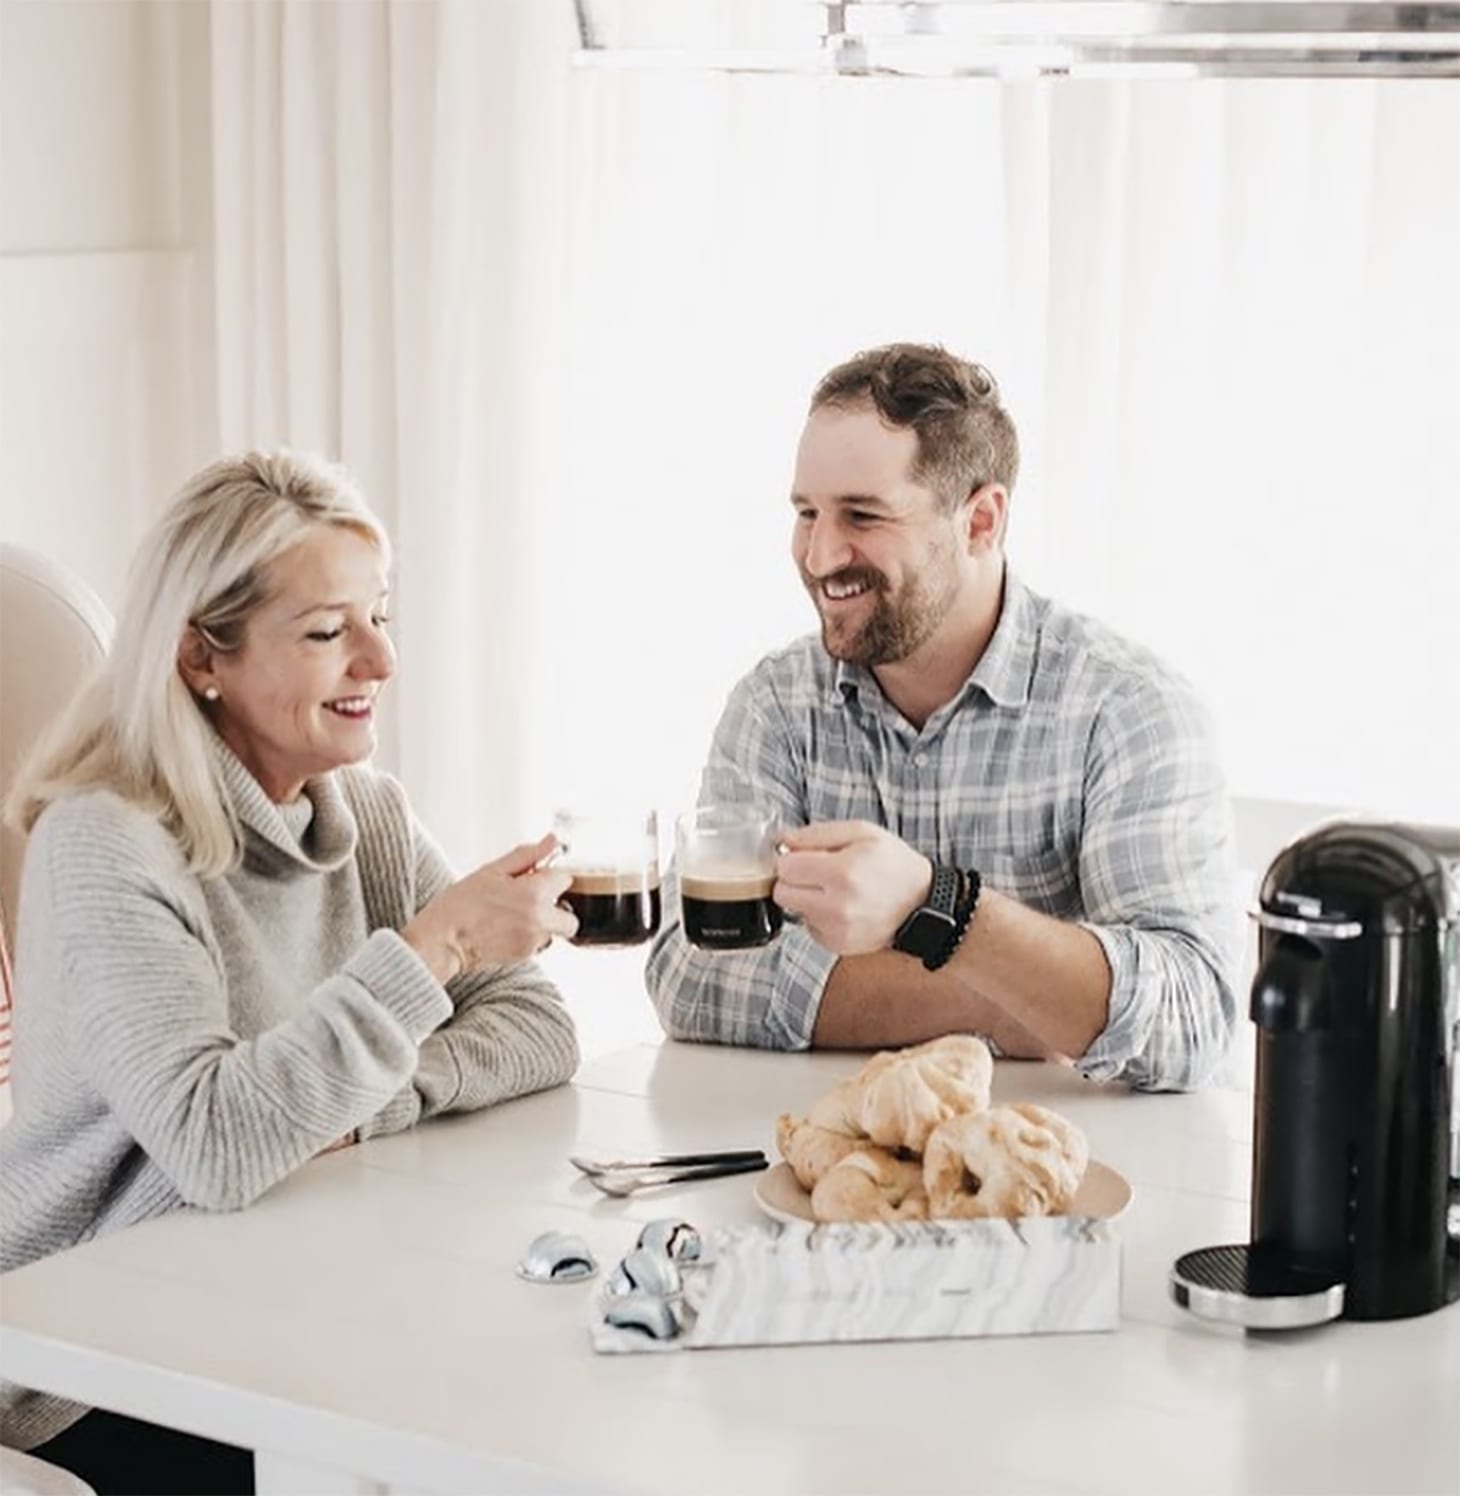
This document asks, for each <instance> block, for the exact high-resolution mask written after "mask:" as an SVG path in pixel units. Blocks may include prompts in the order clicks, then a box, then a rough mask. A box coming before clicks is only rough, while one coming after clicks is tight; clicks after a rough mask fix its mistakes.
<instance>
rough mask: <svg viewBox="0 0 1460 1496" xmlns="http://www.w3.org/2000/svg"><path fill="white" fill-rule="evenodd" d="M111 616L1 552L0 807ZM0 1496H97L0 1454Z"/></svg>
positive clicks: (5, 846) (0, 1082)
mask: <svg viewBox="0 0 1460 1496" xmlns="http://www.w3.org/2000/svg"><path fill="white" fill-rule="evenodd" d="M111 636H112V620H111V615H110V614H109V613H108V612H107V610H106V609H105V608H104V607H103V606H102V604H101V602H100V600H99V599H98V598H97V596H96V594H95V593H93V592H92V591H91V589H90V588H89V587H87V586H86V584H85V583H84V582H82V581H81V580H80V579H79V578H77V577H74V576H72V575H71V574H70V573H69V572H68V571H66V570H65V569H64V568H63V567H61V566H58V565H57V564H56V563H55V562H54V561H48V560H47V559H46V558H45V557H44V556H41V555H38V554H36V552H34V551H28V550H25V549H23V548H22V547H21V546H18V545H4V544H0V799H3V797H4V796H5V795H7V794H9V792H10V786H11V783H12V782H13V780H14V778H15V773H16V770H17V769H19V767H20V765H21V763H22V762H23V761H24V760H25V757H26V755H27V754H28V753H29V752H30V749H31V746H32V745H33V744H34V742H35V740H36V738H37V737H38V736H39V735H40V733H41V732H42V730H43V729H45V728H46V727H47V726H49V725H50V723H51V722H53V721H54V720H55V718H56V716H57V715H58V714H59V713H60V712H61V710H62V708H64V707H65V705H66V704H67V702H69V701H70V700H71V698H72V696H73V695H74V694H75V693H76V691H77V690H78V689H80V687H81V685H82V684H83V683H84V682H85V681H86V680H87V678H88V677H89V676H90V675H91V673H92V671H94V670H95V669H96V667H97V665H98V664H100V662H101V659H102V657H103V656H104V655H105V653H106V651H107V646H108V645H109V644H110V642H111ZM24 852H25V839H24V837H22V836H21V835H19V833H17V832H14V831H11V830H9V829H8V828H5V827H0V963H4V956H5V943H6V940H7V938H8V939H10V940H13V939H14V934H15V927H16V903H17V899H18V896H19V892H20V862H21V857H22V856H23V854H24ZM9 977H10V969H9V966H8V964H3V965H0V980H3V989H0V997H3V1006H0V1030H3V1031H0V1124H3V1122H4V1120H5V1119H6V1117H7V1116H8V1114H9V1110H10V1098H9V1096H8V1094H7V1092H8V1089H9V1088H8V1087H7V1086H6V1085H5V1084H4V1081H5V1074H4V1068H5V1065H4V1062H5V1061H8V1059H9V1016H10V1014H9V1002H10V981H9ZM0 1496H95V1492H94V1491H93V1489H92V1487H91V1486H89V1485H87V1483H86V1482H85V1481H84V1480H82V1479H81V1478H80V1477H79V1476H76V1475H72V1474H71V1472H70V1471H69V1470H62V1469H61V1468H60V1467H59V1466H56V1465H52V1464H48V1463H47V1462H46V1461H45V1460H39V1459H37V1458H36V1457H35V1456H34V1455H29V1454H22V1453H21V1452H20V1451H19V1450H16V1449H6V1448H4V1447H3V1446H0Z"/></svg>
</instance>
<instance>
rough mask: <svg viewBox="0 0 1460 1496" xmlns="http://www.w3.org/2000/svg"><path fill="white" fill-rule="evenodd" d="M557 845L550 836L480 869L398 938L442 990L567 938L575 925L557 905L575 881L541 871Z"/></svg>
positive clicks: (448, 890) (446, 893)
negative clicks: (479, 970)
mask: <svg viewBox="0 0 1460 1496" xmlns="http://www.w3.org/2000/svg"><path fill="white" fill-rule="evenodd" d="M557 845H558V842H557V838H556V837H555V836H551V835H549V836H545V837H543V839H542V840H541V841H539V842H533V843H526V842H524V843H523V844H522V846H520V847H514V848H513V849H512V850H511V851H510V852H508V853H507V855H506V856H505V857H499V858H497V860H496V861H495V862H488V863H484V864H483V865H482V866H481V867H479V868H478V869H477V870H476V872H474V873H469V874H468V875H467V876H466V877H465V878H462V879H461V880H460V881H459V882H456V883H453V884H452V885H451V887H450V888H444V889H442V890H441V892H440V893H438V894H437V895H436V897H435V898H434V899H432V900H431V902H430V903H429V904H427V905H426V907H425V908H424V909H422V910H421V912H420V913H419V914H418V915H417V916H416V917H415V918H414V919H413V920H412V921H411V922H410V924H408V925H407V926H406V927H405V929H404V930H402V931H401V938H402V939H403V940H404V941H405V942H406V944H407V945H409V946H410V947H411V948H412V949H413V950H414V951H415V952H416V954H417V955H419V956H420V958H421V959H422V960H423V961H424V962H425V963H426V965H427V966H429V967H430V968H431V972H432V975H434V976H435V977H436V979H437V981H439V982H441V983H443V984H444V983H446V982H449V981H450V980H451V979H452V978H453V977H455V976H458V975H460V974H461V973H462V972H466V971H475V970H477V968H479V967H482V966H490V965H496V964H500V963H502V962H505V961H525V960H526V959H527V958H528V957H529V956H531V955H533V954H535V953H536V952H537V951H540V950H542V949H543V948H544V947H545V946H546V945H547V944H548V942H549V941H551V940H552V938H553V936H554V935H559V936H562V937H563V939H565V940H567V939H571V938H572V936H573V935H575V934H576V933H577V931H578V921H577V919H576V918H575V916H574V915H573V914H572V912H571V911H570V910H567V909H564V908H562V906H561V905H560V904H559V903H558V900H559V899H560V898H562V896H563V895H564V894H565V893H566V892H567V891H568V885H569V884H570V883H571V882H572V881H573V875H572V874H571V873H565V872H557V871H555V870H554V869H552V868H543V867H540V866H539V864H540V863H541V862H542V861H543V859H544V858H546V857H549V856H551V855H552V853H553V851H554V849H555V848H556V847H557Z"/></svg>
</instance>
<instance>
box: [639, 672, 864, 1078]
mask: <svg viewBox="0 0 1460 1496" xmlns="http://www.w3.org/2000/svg"><path fill="white" fill-rule="evenodd" d="M800 758H801V749H800V746H799V745H798V744H797V743H796V741H795V740H794V736H793V734H791V733H790V732H788V731H786V729H785V724H784V721H783V719H782V717H781V713H780V708H779V704H778V702H777V701H776V698H775V695H774V693H773V692H772V691H771V690H770V689H769V688H768V686H767V685H766V684H764V683H763V682H761V681H760V679H759V677H758V674H757V673H752V674H751V675H749V676H747V677H746V678H745V679H744V680H743V681H741V682H740V684H739V685H738V686H737V687H736V688H735V690H734V691H733V692H732V693H731V696H730V699H729V701H728V702H727V704H726V707H725V711H724V713H723V714H722V716H721V718H720V723H719V726H718V727H717V728H716V729H715V737H714V742H713V744H712V746H711V749H710V757H709V762H708V763H707V764H706V766H705V771H704V774H703V775H702V777H701V780H700V796H699V802H700V804H701V805H708V804H720V805H723V804H736V805H739V804H749V805H756V806H759V807H760V808H761V809H763V810H765V811H767V812H770V813H773V814H775V815H776V816H778V817H779V818H780V819H781V821H782V823H783V824H785V825H787V826H803V825H805V824H806V820H807V813H806V805H805V802H804V799H803V791H802V788H801V786H802V785H804V783H805V766H804V765H803V764H801V763H800ZM664 894H665V902H664V912H665V920H664V925H663V927H662V928H661V930H660V932H659V935H658V937H657V938H656V939H655V942H654V945H653V948H652V950H651V951H650V954H649V960H648V963H647V966H646V969H645V981H646V984H647V986H648V989H649V996H650V998H651V999H652V1000H653V1003H654V1006H655V1008H656V1010H657V1011H658V1014H659V1021H660V1023H661V1024H662V1025H663V1027H664V1031H665V1032H666V1033H667V1034H668V1035H669V1036H670V1037H671V1038H673V1039H694V1040H700V1041H703V1042H707V1043H713V1044H738V1045H748V1046H753V1047H755V1048H759V1049H808V1048H810V1045H811V1034H812V1030H813V1029H814V1028H815V1026H816V1015H817V1012H818V1011H819V1009H820V1007H821V998H822V994H823V993H824V992H825V990H826V983H827V978H828V977H829V976H830V975H831V969H832V967H833V966H834V965H835V964H836V959H837V958H836V957H835V955H833V954H832V952H830V951H829V950H827V949H826V948H825V947H823V946H821V945H818V944H817V942H816V941H815V940H813V939H812V938H811V936H810V935H809V934H807V932H806V931H805V930H804V929H803V928H802V927H801V926H799V925H797V924H794V923H792V922H788V923H787V924H786V926H785V928H784V929H783V930H782V932H781V934H780V936H779V937H778V938H777V939H775V940H773V941H772V942H771V943H770V944H769V945H767V946H762V947H760V948H759V949H757V950H750V951H735V952H709V951H703V950H700V949H698V948H697V947H696V946H692V945H691V944H690V943H689V942H688V941H687V940H686V939H685V938H684V932H683V930H682V929H681V927H680V922H679V896H678V875H677V870H676V869H675V868H673V867H671V868H670V872H669V876H668V878H667V880H666V883H665V889H664Z"/></svg>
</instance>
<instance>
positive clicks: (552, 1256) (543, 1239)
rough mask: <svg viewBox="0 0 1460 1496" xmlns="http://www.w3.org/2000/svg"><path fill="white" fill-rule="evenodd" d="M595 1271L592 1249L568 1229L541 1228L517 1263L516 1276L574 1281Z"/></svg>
mask: <svg viewBox="0 0 1460 1496" xmlns="http://www.w3.org/2000/svg"><path fill="white" fill-rule="evenodd" d="M597 1271H598V1260H597V1258H595V1257H594V1255H593V1251H592V1248H590V1247H589V1245H588V1243H587V1242H586V1241H584V1240H583V1238H582V1237H581V1236H574V1235H573V1233H572V1232H570V1231H545V1232H543V1234H542V1235H541V1236H537V1237H534V1238H533V1240H532V1243H531V1245H530V1246H529V1247H528V1249H527V1251H526V1252H525V1253H523V1256H522V1261H521V1262H519V1263H518V1264H517V1276H518V1277H519V1278H526V1279H527V1280H528V1281H529V1282H531V1283H577V1282H579V1281H581V1280H582V1279H584V1278H591V1277H592V1276H593V1275H594V1273H596V1272H597Z"/></svg>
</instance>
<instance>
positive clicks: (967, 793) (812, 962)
mask: <svg viewBox="0 0 1460 1496" xmlns="http://www.w3.org/2000/svg"><path fill="white" fill-rule="evenodd" d="M700 801H701V803H706V802H710V801H717V802H718V801H754V802H757V803H759V804H761V805H764V806H765V807H766V808H768V809H774V810H775V811H777V812H778V813H779V814H780V815H781V817H782V818H783V819H784V820H785V822H786V823H787V824H788V825H806V824H808V823H810V822H813V821H847V820H862V821H872V822H874V823H876V824H877V825H879V826H884V827H886V828H888V829H889V830H891V831H893V832H895V833H896V834H897V835H898V836H900V837H901V838H902V839H903V840H904V841H905V842H907V843H908V844H909V845H910V846H913V847H915V848H917V850H918V851H920V852H922V853H924V854H925V855H927V856H928V857H930V858H932V859H933V860H934V861H935V862H944V863H955V864H957V865H959V866H962V867H973V868H977V869H978V871H979V872H980V874H981V875H982V877H983V880H984V882H985V884H986V886H988V887H990V888H995V889H998V890H999V891H1000V892H1001V893H1004V894H1007V895H1009V896H1010V897H1012V898H1015V899H1018V900H1019V901H1020V902H1021V903H1023V904H1027V905H1028V906H1029V907H1030V908H1032V909H1038V910H1041V911H1043V912H1044V913H1046V914H1051V915H1054V916H1056V917H1057V918H1060V919H1067V920H1075V921H1078V922H1079V923H1080V924H1082V925H1083V926H1084V928H1085V929H1087V930H1089V931H1090V932H1091V933H1092V934H1093V935H1094V936H1095V938H1096V939H1097V940H1099V942H1100V944H1101V945H1102V947H1103V948H1104V950H1105V955H1106V959H1107V961H1108V962H1109V965H1110V970H1111V974H1112V980H1111V990H1110V1008H1109V1015H1108V1018H1107V1022H1106V1025H1105V1028H1104V1029H1103V1031H1102V1032H1101V1033H1100V1034H1099V1035H1098V1036H1097V1037H1096V1039H1095V1041H1094V1042H1093V1043H1092V1044H1091V1046H1090V1048H1089V1049H1088V1050H1087V1051H1086V1052H1085V1054H1084V1055H1083V1056H1082V1057H1081V1058H1080V1059H1079V1060H1078V1061H1077V1064H1078V1067H1079V1069H1080V1070H1082V1071H1083V1072H1084V1073H1085V1074H1086V1075H1088V1076H1090V1077H1091V1078H1093V1079H1098V1080H1110V1079H1120V1080H1125V1081H1128V1082H1130V1083H1131V1084H1133V1085H1137V1086H1141V1087H1145V1088H1149V1089H1157V1090H1178V1089H1189V1088H1193V1087H1196V1086H1199V1085H1201V1084H1202V1083H1203V1082H1205V1081H1206V1080H1208V1079H1209V1078H1211V1076H1212V1074H1213V1072H1214V1070H1216V1068H1217V1066H1218V1065H1219V1063H1220V1061H1221V1059H1222V1056H1223V1054H1224V1052H1225V1050H1226V1047H1227V1044H1228V1041H1229V1040H1230V1038H1231V1035H1232V1031H1233V1027H1234V1024H1235V1021H1236V1000H1235V997H1234V993H1233V977H1234V975H1235V972H1236V966H1237V961H1238V957H1239V954H1240V950H1241V925H1240V917H1239V914H1238V908H1237V883H1236V873H1235V859H1234V855H1233V845H1232V835H1231V820H1230V813H1229V809H1228V802H1227V798H1226V793H1225V789H1224V786H1223V781H1222V775H1221V772H1220V769H1219V767H1218V764H1217V758H1216V753H1215V750H1214V743H1213V734H1212V730H1211V727H1210V724H1209V721H1208V719H1207V716H1206V714H1205V713H1204V712H1203V710H1202V709H1201V707H1200V705H1199V704H1198V702H1197V701H1196V699H1195V697H1194V695H1193V693H1192V690H1191V688H1190V687H1189V686H1188V685H1187V684H1186V683H1185V682H1184V681H1183V680H1182V679H1181V678H1180V677H1178V676H1177V675H1175V674H1174V673H1173V672H1172V671H1171V670H1170V669H1168V668H1167V667H1166V666H1164V665H1163V664H1162V663H1161V662H1160V661H1159V660H1157V659H1156V658H1155V657H1154V656H1153V655H1152V654H1150V653H1149V652H1148V651H1147V650H1145V649H1142V648H1140V647H1139V646H1137V645H1135V644H1132V643H1130V642H1128V641H1126V640H1124V639H1122V638H1121V637H1120V636H1119V635H1117V634H1116V633H1114V632H1113V631H1111V630H1110V629H1108V628H1106V627H1105V626H1104V625H1102V624H1100V623H1098V622H1096V621H1095V620H1093V619H1089V618H1085V617H1082V616H1081V615H1079V614H1076V613H1073V612H1070V611H1069V610H1067V609H1065V608H1062V607H1060V606H1059V605H1058V604H1056V603H1054V602H1051V601H1050V600H1049V599H1047V598H1044V597H1040V596H1039V595H1038V594H1036V593H1034V592H1032V591H1030V590H1029V589H1028V588H1027V587H1025V586H1024V585H1023V584H1022V583H1021V582H1019V581H1018V580H1017V579H1016V578H1015V577H1014V576H1013V574H1012V573H1008V574H1007V575H1006V583H1005V599H1004V606H1003V611H1002V613H1001V615H1000V618H999V623H998V627H997V629H996V630H995V631H994V635H993V637H992V639H991V640H990V641H989V645H988V648H987V649H986V650H985V651H984V653H983V657H982V658H981V659H980V660H979V662H978V665H977V666H976V667H975V669H974V671H973V673H972V674H971V675H970V676H969V678H968V681H967V683H966V684H965V686H964V687H963V688H962V690H960V691H959V693H958V694H957V696H955V697H954V699H953V700H952V701H950V702H948V703H947V704H946V705H945V706H943V707H941V708H939V710H938V711H937V712H935V713H934V714H933V716H931V717H930V718H929V719H928V721H927V723H926V724H925V726H924V727H923V729H922V731H921V732H919V731H917V730H916V729H915V728H913V726H912V725H911V724H910V723H909V722H907V721H906V720H905V719H904V718H903V717H902V716H901V714H900V713H899V712H898V711H897V710H896V709H895V708H894V707H893V706H892V705H891V704H890V703H889V702H888V701H887V700H886V699H885V698H884V697H883V695H882V692H881V690H880V689H879V687H878V685H877V682H876V679H875V677H874V676H873V674H872V672H871V671H870V670H868V669H866V668H865V667H862V666H858V665H849V664H846V663H845V662H839V661H836V660H833V659H832V658H831V657H830V656H829V655H828V654H827V653H826V651H825V649H823V648H822V645H821V642H820V640H819V639H818V638H816V637H815V636H814V635H813V636H808V637H806V638H804V639H800V640H798V641H797V642H796V643H794V644H792V645H790V646H789V647H788V648H786V649H783V650H781V651H779V652H778V653H775V654H772V655H769V656H767V657H766V658H765V659H764V660H762V661H761V662H760V664H759V665H758V666H757V667H756V668H755V669H754V670H753V671H752V672H751V673H750V674H749V675H748V676H746V677H745V679H743V680H742V681H741V682H740V683H739V685H737V686H736V688H735V689H734V691H733V692H732V693H731V695H730V699H729V702H728V704H727V705H726V708H725V712H724V715H723V716H722V717H721V719H720V724H719V727H718V728H717V729H716V732H715V740H714V744H713V746H712V748H711V752H710V760H709V763H708V764H707V765H706V767H705V771H704V775H703V778H702V780H701V785H700ZM669 882H670V886H669V887H667V888H666V890H665V892H666V895H667V899H666V905H665V912H666V915H669V914H671V913H672V914H675V915H677V913H678V907H679V906H678V899H677V897H676V896H675V890H674V888H673V882H674V879H673V874H672V871H671V877H670V880H669ZM836 960H837V957H836V956H835V955H833V954H832V953H831V952H830V951H828V950H826V949H825V948H824V947H822V946H820V945H818V944H817V943H816V942H815V941H814V940H813V939H812V938H811V936H810V935H809V934H808V933H807V932H806V930H805V929H804V928H803V927H801V926H799V925H796V924H788V925H787V926H786V927H785V929H784V931H783V932H782V934H781V936H780V938H779V939H778V940H776V941H774V942H773V943H772V944H771V945H769V946H766V947H764V948H762V949H760V950H755V951H745V952H737V953H735V954H731V955H725V954H715V955H712V954H707V953H705V952H704V951H700V950H697V949H695V948H694V947H692V946H690V945H689V944H688V943H687V942H686V941H685V939H684V937H683V935H682V934H681V932H680V927H679V924H678V922H677V919H669V920H667V922H666V924H665V926H664V928H663V929H662V930H661V932H660V934H659V936H658V938H657V939H656V941H655V943H654V947H653V949H652V951H651V953H650V957H649V962H648V967H647V971H646V979H647V982H648V986H649V991H650V995H651V996H652V998H653V1000H654V1003H655V1006H656V1007H657V1008H658V1010H659V1016H660V1020H661V1022H662V1023H663V1025H664V1027H665V1029H666V1031H667V1032H668V1033H670V1034H671V1035H672V1036H674V1037H676V1038H681V1039H699V1040H710V1041H714V1042H719V1043H726V1044H747V1045H757V1046H761V1047H764V1048H772V1049H805V1048H807V1047H809V1045H810V1043H811V1035H812V1030H813V1028H814V1026H815V1023H816V1014H817V1010H818V1008H819V1006H820V1003H821V995H822V992H823V991H824V990H825V987H826V981H827V977H828V976H829V974H830V972H831V968H832V966H833V965H834V964H835V963H836Z"/></svg>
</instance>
